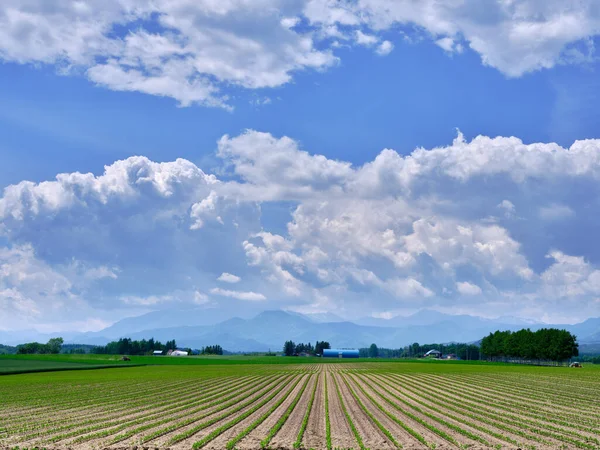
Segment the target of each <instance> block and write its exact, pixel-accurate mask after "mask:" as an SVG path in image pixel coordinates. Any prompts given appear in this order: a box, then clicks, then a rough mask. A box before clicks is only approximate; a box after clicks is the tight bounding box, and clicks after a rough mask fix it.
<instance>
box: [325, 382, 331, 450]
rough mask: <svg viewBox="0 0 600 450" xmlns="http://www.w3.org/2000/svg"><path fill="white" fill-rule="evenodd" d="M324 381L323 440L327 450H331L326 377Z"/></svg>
mask: <svg viewBox="0 0 600 450" xmlns="http://www.w3.org/2000/svg"><path fill="white" fill-rule="evenodd" d="M324 379H325V440H326V443H327V450H331V421H330V419H329V396H328V394H327V375H325V377H324Z"/></svg>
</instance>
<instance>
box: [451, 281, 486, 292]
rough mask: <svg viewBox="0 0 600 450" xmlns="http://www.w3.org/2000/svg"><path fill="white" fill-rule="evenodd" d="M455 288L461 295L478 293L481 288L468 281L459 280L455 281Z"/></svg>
mask: <svg viewBox="0 0 600 450" xmlns="http://www.w3.org/2000/svg"><path fill="white" fill-rule="evenodd" d="M456 290H457V291H458V292H459V293H460V294H462V295H479V294H481V288H480V287H479V286H477V285H476V284H472V283H469V282H468V281H459V282H457V283H456Z"/></svg>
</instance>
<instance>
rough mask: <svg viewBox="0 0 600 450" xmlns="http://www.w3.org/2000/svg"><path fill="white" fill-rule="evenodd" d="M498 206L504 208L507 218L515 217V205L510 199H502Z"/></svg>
mask: <svg viewBox="0 0 600 450" xmlns="http://www.w3.org/2000/svg"><path fill="white" fill-rule="evenodd" d="M498 208H500V209H502V210H504V217H506V218H507V219H509V218H511V217H513V216H514V215H515V213H516V208H515V205H513V203H512V202H511V201H510V200H506V199H504V200H502V201H501V202H500V203H499V204H498Z"/></svg>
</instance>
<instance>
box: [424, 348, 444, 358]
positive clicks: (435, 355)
mask: <svg viewBox="0 0 600 450" xmlns="http://www.w3.org/2000/svg"><path fill="white" fill-rule="evenodd" d="M428 356H431V357H433V358H441V356H442V352H440V351H439V350H429V351H428V352H427V353H425V358H427V357H428Z"/></svg>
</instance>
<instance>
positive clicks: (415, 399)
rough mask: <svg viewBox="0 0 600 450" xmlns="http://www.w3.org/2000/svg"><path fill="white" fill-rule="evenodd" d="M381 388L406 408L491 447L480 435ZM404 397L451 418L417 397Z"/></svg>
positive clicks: (407, 395)
mask: <svg viewBox="0 0 600 450" xmlns="http://www.w3.org/2000/svg"><path fill="white" fill-rule="evenodd" d="M386 385H387V386H389V384H387V383H386ZM379 386H380V387H381V388H382V389H385V390H386V391H387V392H388V393H390V395H392V396H393V397H394V398H395V399H396V400H399V401H400V402H402V403H404V404H405V405H406V406H409V407H411V408H412V409H414V410H415V411H417V412H419V413H421V414H423V415H424V416H427V417H429V418H430V419H432V420H434V421H436V422H438V423H440V424H442V425H444V426H446V427H448V428H450V429H451V430H454V431H456V432H457V433H460V434H462V435H463V436H466V437H468V438H469V439H472V440H474V441H478V442H480V443H482V444H483V445H486V446H489V445H490V443H489V442H488V441H487V440H485V439H484V438H482V437H481V436H478V435H476V434H473V433H471V432H470V431H467V430H465V429H463V428H461V427H458V426H456V425H454V424H453V423H450V422H448V421H446V420H444V419H442V418H440V417H437V416H435V415H433V414H431V413H429V412H427V411H425V410H423V409H421V408H419V407H417V406H415V405H412V404H411V403H409V402H407V401H405V400H403V399H402V398H400V397H398V396H396V395H394V394H392V393H391V392H389V389H388V388H386V387H384V386H383V385H381V384H380V385H379ZM404 395H405V396H406V397H407V398H409V399H411V400H412V401H414V402H415V403H417V404H419V405H422V406H424V407H426V408H428V409H430V410H432V411H435V412H437V413H438V414H441V415H442V416H444V415H445V416H447V417H449V416H448V415H447V414H445V413H444V412H442V411H440V410H439V409H436V408H434V407H431V406H429V405H427V404H426V403H424V402H423V401H421V400H419V399H418V398H415V397H413V396H411V395H409V394H406V393H405V394H404Z"/></svg>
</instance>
